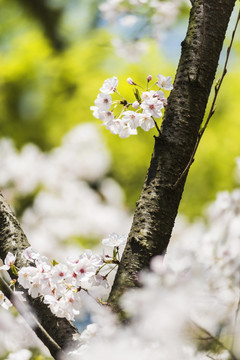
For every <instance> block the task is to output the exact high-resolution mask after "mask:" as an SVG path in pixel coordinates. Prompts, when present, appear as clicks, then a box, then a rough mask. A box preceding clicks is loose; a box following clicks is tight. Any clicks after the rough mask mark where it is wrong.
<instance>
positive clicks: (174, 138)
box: [109, 0, 235, 312]
mask: <svg viewBox="0 0 240 360" xmlns="http://www.w3.org/2000/svg"><path fill="white" fill-rule="evenodd" d="M234 3H235V0H208V1H207V0H196V1H195V2H194V4H193V7H192V9H191V12H190V19H189V26H188V30H187V35H186V38H185V40H184V41H183V42H182V53H181V58H180V61H179V65H178V69H177V74H176V77H175V81H174V88H173V90H172V92H171V94H170V96H169V99H168V106H167V108H166V112H165V116H164V119H163V123H162V127H161V137H156V138H155V146H154V150H153V154H152V159H151V163H150V167H149V169H148V174H147V176H146V179H145V183H144V185H143V189H142V193H141V195H140V199H139V201H138V202H137V206H136V211H135V214H134V218H133V223H132V227H131V230H130V233H129V236H128V241H127V245H126V248H125V250H124V253H123V256H122V260H121V264H120V266H119V269H118V272H117V275H116V278H115V281H114V284H113V287H112V291H111V293H110V296H109V304H110V305H111V306H112V308H113V309H114V310H115V311H118V312H119V311H120V310H121V309H120V307H119V298H120V296H121V295H122V294H123V292H124V291H125V290H126V289H127V288H130V287H135V286H139V282H138V273H139V271H141V270H142V269H144V268H148V267H149V264H150V261H151V259H152V257H153V256H156V255H160V254H164V253H165V252H166V249H167V246H168V243H169V241H170V237H171V233H172V229H173V226H174V222H175V218H176V215H177V212H178V207H179V203H180V200H181V197H182V193H183V189H184V185H185V181H186V177H187V173H188V171H187V172H186V173H185V174H184V176H183V177H182V179H181V181H180V182H179V183H178V186H176V187H175V188H174V184H175V183H176V182H177V180H178V179H179V177H180V176H181V174H182V173H183V171H184V169H185V168H186V166H187V165H188V163H189V160H190V159H191V156H192V154H193V151H194V149H195V146H196V143H197V139H198V134H199V130H200V127H201V124H202V121H203V117H204V113H205V109H206V105H207V101H208V97H209V94H210V90H211V87H212V84H213V80H214V77H215V73H216V69H217V65H218V60H219V56H220V52H221V49H222V46H223V41H224V37H225V33H226V30H227V25H228V22H229V18H230V15H231V13H232V10H233V6H234Z"/></svg>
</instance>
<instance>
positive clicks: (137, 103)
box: [132, 101, 139, 109]
mask: <svg viewBox="0 0 240 360" xmlns="http://www.w3.org/2000/svg"><path fill="white" fill-rule="evenodd" d="M132 107H133V108H134V109H137V108H138V107H139V102H138V101H134V103H132Z"/></svg>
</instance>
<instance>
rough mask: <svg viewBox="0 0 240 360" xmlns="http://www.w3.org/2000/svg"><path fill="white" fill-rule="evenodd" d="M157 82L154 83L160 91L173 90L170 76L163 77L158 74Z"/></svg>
mask: <svg viewBox="0 0 240 360" xmlns="http://www.w3.org/2000/svg"><path fill="white" fill-rule="evenodd" d="M157 77H158V81H157V82H156V84H157V85H158V86H159V87H160V88H161V89H165V90H172V89H173V85H172V78H171V77H170V76H167V77H165V76H163V75H161V74H158V76H157Z"/></svg>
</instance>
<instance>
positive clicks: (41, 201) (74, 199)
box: [0, 123, 131, 259]
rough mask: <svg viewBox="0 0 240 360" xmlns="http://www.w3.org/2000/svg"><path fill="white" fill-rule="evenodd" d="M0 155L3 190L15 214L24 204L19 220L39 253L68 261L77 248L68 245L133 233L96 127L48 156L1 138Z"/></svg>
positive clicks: (78, 130) (74, 133) (78, 132)
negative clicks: (83, 240)
mask: <svg viewBox="0 0 240 360" xmlns="http://www.w3.org/2000/svg"><path fill="white" fill-rule="evenodd" d="M0 153H1V156H0V167H1V172H0V187H1V189H3V194H4V197H5V198H6V200H7V202H8V203H10V205H11V206H12V207H13V208H15V209H16V207H18V206H19V204H20V207H21V209H22V210H23V211H22V213H21V214H20V216H19V220H20V221H21V225H22V228H23V229H24V232H25V233H26V234H27V235H29V237H31V245H32V246H33V248H34V249H35V250H37V251H39V252H40V253H42V254H44V255H46V256H48V257H50V258H51V257H52V256H53V254H54V256H55V257H58V258H61V259H64V258H65V257H66V251H67V253H68V254H69V255H70V253H71V252H72V251H75V249H72V248H73V247H74V246H73V244H72V243H71V244H70V246H68V247H67V249H66V246H65V248H64V251H63V250H62V248H61V246H60V245H61V243H62V242H64V243H65V244H66V243H70V241H69V239H82V238H83V239H85V240H88V239H90V241H91V240H94V241H97V240H98V239H99V240H100V239H101V238H102V237H104V236H105V235H106V231H107V232H110V233H112V232H117V233H122V232H123V233H127V232H128V230H129V228H130V225H131V216H130V214H129V213H128V212H127V211H126V209H125V207H124V194H123V191H122V188H121V187H120V185H119V184H118V183H117V181H116V180H115V179H113V178H112V177H110V176H109V168H110V166H111V157H110V154H109V151H108V149H107V148H106V146H105V144H104V142H103V139H102V137H101V135H100V132H99V129H98V127H97V125H96V124H93V123H84V124H80V125H78V126H76V127H73V128H72V129H71V130H70V131H69V132H68V133H66V134H65V135H64V137H63V139H62V143H61V144H60V145H59V146H58V147H55V148H53V149H52V150H51V151H49V152H43V151H41V150H40V149H39V148H38V147H37V146H35V145H33V144H26V145H25V146H23V148H22V149H21V150H20V151H19V150H18V149H17V148H16V146H15V145H14V143H13V142H12V141H11V140H10V139H7V138H2V139H1V140H0ZM29 169H31V171H29ZM25 197H26V198H28V199H32V201H27V202H24V201H23V199H24V198H25ZM22 202H24V206H23V207H22V206H21V205H22ZM72 209H74V211H72ZM68 241H69V242H68Z"/></svg>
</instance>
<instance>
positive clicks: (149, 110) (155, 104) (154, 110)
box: [140, 97, 163, 118]
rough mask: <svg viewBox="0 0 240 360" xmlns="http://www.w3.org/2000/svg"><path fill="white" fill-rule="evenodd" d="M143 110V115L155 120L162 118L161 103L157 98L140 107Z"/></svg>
mask: <svg viewBox="0 0 240 360" xmlns="http://www.w3.org/2000/svg"><path fill="white" fill-rule="evenodd" d="M140 106H141V108H142V109H143V110H144V113H145V114H147V115H149V116H153V117H156V118H160V117H161V116H162V112H161V109H162V108H163V103H162V101H160V100H159V99H158V98H154V97H152V98H150V99H148V100H146V101H144V102H142V104H141V105H140Z"/></svg>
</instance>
